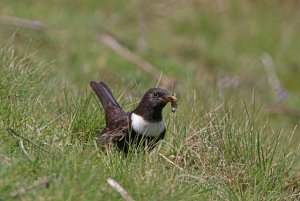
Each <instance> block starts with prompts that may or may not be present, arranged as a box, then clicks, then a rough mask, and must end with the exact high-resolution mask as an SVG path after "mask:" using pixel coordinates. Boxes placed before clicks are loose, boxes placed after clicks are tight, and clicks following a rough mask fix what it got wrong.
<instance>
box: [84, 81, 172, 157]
mask: <svg viewBox="0 0 300 201" xmlns="http://www.w3.org/2000/svg"><path fill="white" fill-rule="evenodd" d="M90 86H91V88H92V90H93V91H94V92H95V94H96V96H97V97H98V99H99V100H100V103H101V105H102V107H103V109H104V112H105V127H104V128H103V130H102V131H101V133H100V136H99V138H98V142H99V143H100V144H101V145H107V144H111V143H112V144H114V145H116V147H117V149H118V150H120V151H122V152H124V153H125V154H127V153H128V152H129V150H131V149H133V150H139V149H140V148H142V149H145V148H148V149H150V150H152V149H153V148H154V147H155V146H156V145H157V144H158V142H159V141H160V140H162V139H163V138H164V137H165V133H166V125H165V123H164V120H163V116H162V110H163V108H164V107H165V106H166V105H167V103H168V102H171V103H175V102H176V101H177V98H176V97H175V96H172V95H170V94H169V93H168V91H167V90H166V89H163V88H150V89H149V90H148V91H147V92H146V93H145V94H144V95H143V97H142V99H141V101H140V102H139V104H138V105H137V107H136V108H135V109H133V110H132V111H130V112H125V111H124V110H123V109H122V108H121V107H120V105H119V104H118V102H117V101H116V99H115V98H114V96H113V94H112V91H111V90H110V88H109V87H108V86H107V85H106V84H105V83H104V82H96V81H91V82H90ZM172 105H173V104H172ZM176 105H177V102H176ZM172 111H173V108H172Z"/></svg>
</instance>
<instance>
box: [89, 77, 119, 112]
mask: <svg viewBox="0 0 300 201" xmlns="http://www.w3.org/2000/svg"><path fill="white" fill-rule="evenodd" d="M90 85H91V87H92V89H93V91H94V92H95V93H96V95H97V97H98V99H99V100H100V102H101V104H102V107H103V109H104V110H105V111H106V109H107V107H108V105H109V104H111V105H114V106H115V107H118V108H121V107H120V105H119V104H118V102H117V101H116V99H115V98H114V96H113V94H112V92H111V90H110V89H109V88H108V86H107V85H106V84H105V83H104V82H99V83H98V82H95V81H91V82H90Z"/></svg>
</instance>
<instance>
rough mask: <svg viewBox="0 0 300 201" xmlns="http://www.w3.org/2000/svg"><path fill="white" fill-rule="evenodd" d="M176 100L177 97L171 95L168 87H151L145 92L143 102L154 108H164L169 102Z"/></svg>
mask: <svg viewBox="0 0 300 201" xmlns="http://www.w3.org/2000/svg"><path fill="white" fill-rule="evenodd" d="M176 100H177V99H176V97H175V96H172V95H170V94H169V92H168V91H167V90H166V89H162V88H151V89H149V90H148V91H147V92H146V93H145V95H144V96H143V98H142V100H141V102H143V103H144V104H147V105H149V106H150V107H152V108H163V107H164V106H165V105H166V104H167V103H168V102H174V101H176Z"/></svg>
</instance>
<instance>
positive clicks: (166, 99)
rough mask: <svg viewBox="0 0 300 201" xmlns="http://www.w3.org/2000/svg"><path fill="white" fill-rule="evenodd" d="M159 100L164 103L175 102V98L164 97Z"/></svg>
mask: <svg viewBox="0 0 300 201" xmlns="http://www.w3.org/2000/svg"><path fill="white" fill-rule="evenodd" d="M160 100H162V101H164V102H175V101H177V98H176V97H175V96H171V95H165V96H163V97H162V98H160Z"/></svg>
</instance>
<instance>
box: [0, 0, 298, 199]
mask: <svg viewBox="0 0 300 201" xmlns="http://www.w3.org/2000/svg"><path fill="white" fill-rule="evenodd" d="M222 2H223V3H224V4H220V5H218V4H216V3H208V2H206V1H199V2H194V1H186V2H183V3H180V2H177V3H176V4H174V3H172V2H170V1H164V2H162V3H160V2H158V1H151V2H150V1H149V2H148V1H143V4H145V5H147V6H146V8H143V9H144V10H142V11H143V12H144V15H145V19H146V22H145V23H146V24H147V28H146V36H145V37H146V40H147V42H148V49H146V51H145V52H143V51H141V50H139V48H138V40H137V38H139V37H140V33H139V28H138V26H137V24H138V20H139V18H138V16H139V15H140V12H141V11H139V9H141V8H140V7H139V6H140V5H139V3H138V2H136V1H129V2H127V3H124V2H123V3H122V2H119V1H109V2H102V1H100V2H99V1H93V0H91V1H88V2H87V1H85V2H81V1H75V2H73V4H72V5H69V3H70V2H68V1H56V2H43V3H34V4H33V3H30V2H18V1H1V3H0V8H1V9H0V14H1V15H13V16H17V17H22V18H29V19H34V20H40V21H42V22H44V23H45V24H47V25H48V26H49V27H50V28H49V29H48V30H46V31H44V32H34V31H32V30H26V29H21V28H19V29H16V28H15V27H12V26H7V25H6V26H4V27H5V29H1V31H0V38H1V48H0V75H1V76H0V134H1V136H2V137H1V139H0V186H1V187H0V200H1V199H3V200H7V199H8V200H10V199H11V200H13V199H14V198H12V197H11V193H12V192H15V191H16V190H18V189H20V188H22V187H26V186H30V185H31V184H32V183H34V182H35V181H36V180H37V179H38V178H42V177H45V176H50V177H51V178H52V179H51V182H50V185H49V187H47V188H44V187H42V186H40V187H39V188H35V189H32V190H27V191H25V193H23V194H22V195H20V196H19V199H22V200H122V198H121V196H120V195H119V194H118V193H117V192H116V191H115V190H114V189H113V188H111V187H110V186H109V185H108V184H107V181H106V180H107V179H108V178H113V179H115V180H116V181H118V182H119V183H120V184H121V185H122V186H123V187H124V188H125V189H126V191H127V192H128V193H129V194H130V195H131V196H132V197H133V198H134V199H135V200H297V199H299V195H298V194H299V186H298V173H297V170H299V164H298V162H299V160H298V159H299V158H298V155H297V154H298V144H299V143H297V142H298V141H297V140H299V136H298V135H297V133H298V130H297V128H296V125H297V123H298V119H297V118H296V117H293V116H290V115H288V114H282V115H277V116H276V115H270V114H269V113H268V112H267V110H266V109H265V106H270V105H271V106H272V105H273V104H276V94H274V93H273V92H272V89H271V87H270V86H269V85H268V83H267V81H266V80H267V78H268V75H267V74H266V72H265V70H264V68H263V65H262V63H261V61H260V57H261V55H262V53H264V52H265V53H268V54H269V55H270V56H271V57H272V58H273V61H274V64H275V67H274V68H275V72H276V74H277V75H278V78H279V80H280V81H281V82H282V85H283V86H284V88H285V90H286V92H287V94H288V99H287V100H286V102H283V103H281V104H283V105H286V106H289V107H292V108H297V106H298V105H299V103H300V102H299V100H298V98H297V96H298V90H299V86H300V85H299V79H297V78H298V77H299V72H300V71H299V70H298V68H297V66H298V65H299V60H298V59H297V58H298V52H297V50H298V47H299V42H300V40H299V38H298V35H299V34H298V33H299V31H300V29H299V28H298V27H299V26H297V25H298V24H299V20H298V19H299V18H298V15H299V12H298V11H299V8H298V7H297V6H295V5H297V3H295V2H292V1H289V2H287V3H285V4H284V6H282V4H281V3H280V2H276V1H274V2H273V1H272V2H269V1H262V2H243V3H242V2H237V1H222ZM24 7H26V8H28V9H24ZM54 11H55V14H53V12H54ZM98 30H108V31H109V32H111V33H113V34H114V35H116V36H117V37H118V38H120V39H121V41H122V42H123V43H124V44H125V45H126V46H128V47H129V48H130V49H131V50H132V51H133V52H138V54H139V55H141V57H143V58H145V59H147V60H149V61H150V62H151V63H153V64H154V65H155V66H158V67H159V68H160V69H162V71H163V72H164V73H165V74H167V75H168V76H171V77H175V78H176V79H177V80H178V82H179V85H178V88H177V89H176V90H177V93H178V98H179V106H178V111H177V112H176V113H175V114H172V113H171V110H170V107H169V106H167V107H166V109H165V110H164V117H165V120H166V124H167V127H168V132H167V137H166V139H165V140H164V141H162V142H161V143H160V144H159V146H158V147H157V148H155V149H154V150H153V152H151V153H140V154H134V153H130V154H129V156H128V157H127V158H124V157H122V156H121V155H120V154H119V153H118V152H115V151H113V150H109V151H104V150H101V149H99V147H98V145H97V144H96V143H95V139H96V136H97V134H98V132H99V130H101V128H102V127H103V125H104V113H103V110H102V109H101V106H100V104H99V102H98V101H97V99H96V97H95V96H94V95H93V94H92V92H91V90H90V89H88V83H89V81H90V80H99V81H100V80H104V81H105V82H107V83H108V84H109V85H110V86H111V87H112V89H113V93H114V94H115V95H116V97H118V98H120V103H121V105H122V106H123V107H124V108H125V110H127V111H129V110H131V109H132V108H134V107H135V106H136V104H137V101H138V100H139V97H140V96H141V95H142V93H143V92H144V91H145V89H147V88H150V87H152V86H155V84H156V82H157V79H158V78H155V79H153V78H152V77H150V76H148V75H146V74H144V73H143V72H141V71H137V70H136V67H135V66H133V65H132V64H131V63H129V62H128V61H126V60H124V59H122V58H120V57H118V56H117V55H115V54H114V53H113V52H112V51H111V50H109V49H108V48H107V47H105V46H103V45H102V44H101V43H97V42H95V41H96V40H95V36H96V34H97V31H98ZM116 80H117V81H116ZM224 80H225V81H224ZM226 80H227V81H226ZM228 80H229V81H228ZM228 83H229V84H228ZM235 83H237V84H235ZM226 84H228V85H226ZM254 97H255V98H254ZM7 128H11V129H13V130H14V131H15V132H16V133H17V134H19V135H21V136H23V137H24V138H26V139H28V140H29V141H30V142H28V141H26V140H23V144H24V148H22V146H21V143H20V140H19V139H16V138H14V137H13V136H12V135H11V134H10V133H8V132H7V130H6V129H7ZM34 144H36V145H37V146H35V145H34ZM43 149H45V150H46V151H44V150H43Z"/></svg>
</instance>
